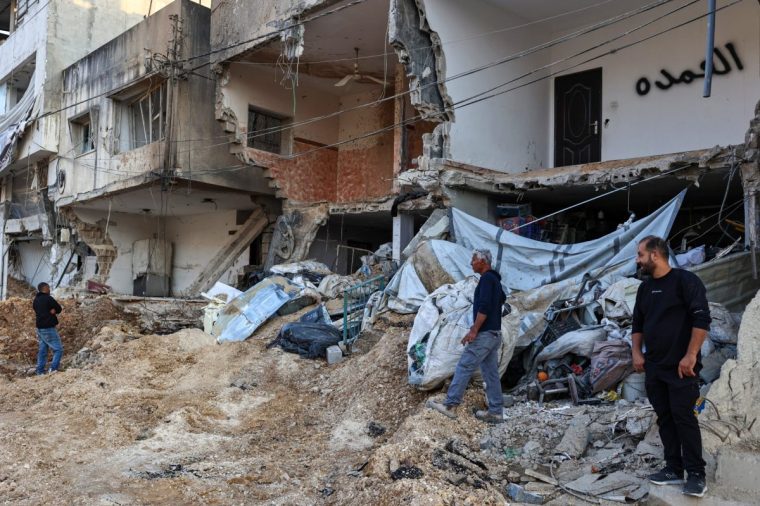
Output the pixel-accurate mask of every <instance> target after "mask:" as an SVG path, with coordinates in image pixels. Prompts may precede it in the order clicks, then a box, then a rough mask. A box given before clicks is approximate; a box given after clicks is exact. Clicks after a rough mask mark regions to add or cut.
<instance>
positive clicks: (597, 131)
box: [589, 120, 599, 135]
mask: <svg viewBox="0 0 760 506" xmlns="http://www.w3.org/2000/svg"><path fill="white" fill-rule="evenodd" d="M589 127H591V128H593V129H594V135H597V134H598V133H599V120H597V121H594V122H593V123H591V124H590V125H589Z"/></svg>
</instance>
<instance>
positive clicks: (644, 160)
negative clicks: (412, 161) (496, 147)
mask: <svg viewBox="0 0 760 506" xmlns="http://www.w3.org/2000/svg"><path fill="white" fill-rule="evenodd" d="M734 148H735V147H726V148H721V147H715V148H713V149H710V150H700V151H689V152H685V153H675V154H669V155H659V156H648V157H641V158H633V159H629V160H614V161H610V162H597V163H589V164H585V165H573V166H568V167H560V168H557V169H546V170H541V171H530V172H525V173H522V174H504V173H501V172H497V171H493V170H488V169H482V168H478V167H472V166H469V165H466V164H463V163H457V162H454V161H451V160H441V159H438V160H430V161H429V163H428V164H426V165H425V166H421V167H420V168H419V169H418V170H411V171H407V172H404V173H402V174H400V176H399V179H400V181H401V183H402V184H408V185H418V186H421V187H423V188H424V189H426V190H428V191H431V192H434V193H436V194H440V195H445V194H447V192H448V190H449V189H469V190H475V191H480V192H487V193H491V194H507V193H516V194H517V193H521V192H524V191H526V190H535V189H540V188H552V187H555V188H556V187H562V186H565V185H591V186H606V185H609V184H619V183H625V182H628V181H636V180H638V179H639V178H641V177H650V176H652V175H655V174H660V173H663V172H667V171H670V170H673V169H676V168H679V169H681V170H679V171H678V172H677V173H675V174H674V176H675V177H679V178H682V179H688V180H695V181H696V180H697V179H698V178H699V175H700V174H701V173H703V172H704V171H705V170H711V169H718V168H725V167H726V166H728V165H729V164H730V160H731V158H732V156H734V153H736V155H737V156H739V157H742V156H743V149H742V147H740V146H739V147H736V150H735V149H734ZM684 167H686V168H684Z"/></svg>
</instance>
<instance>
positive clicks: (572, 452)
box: [555, 415, 591, 458]
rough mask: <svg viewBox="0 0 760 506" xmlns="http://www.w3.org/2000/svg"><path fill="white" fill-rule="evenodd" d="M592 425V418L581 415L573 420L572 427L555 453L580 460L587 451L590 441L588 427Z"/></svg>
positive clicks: (568, 429) (566, 432) (570, 426)
mask: <svg viewBox="0 0 760 506" xmlns="http://www.w3.org/2000/svg"><path fill="white" fill-rule="evenodd" d="M590 423H591V417H590V416H588V415H581V416H577V417H575V418H573V421H572V422H570V425H569V426H568V427H567V430H566V431H565V435H564V437H563V438H562V441H560V443H559V445H557V448H556V450H555V453H566V454H568V455H569V456H571V457H574V458H578V457H580V456H582V455H583V454H584V453H585V451H586V446H588V440H589V429H588V426H589V424H590Z"/></svg>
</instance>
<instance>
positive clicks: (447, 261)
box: [385, 240, 473, 314]
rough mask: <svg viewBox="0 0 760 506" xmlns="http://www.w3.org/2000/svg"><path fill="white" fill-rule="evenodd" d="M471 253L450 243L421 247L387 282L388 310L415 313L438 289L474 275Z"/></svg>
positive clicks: (435, 242)
mask: <svg viewBox="0 0 760 506" xmlns="http://www.w3.org/2000/svg"><path fill="white" fill-rule="evenodd" d="M471 259H472V251H469V250H468V249H467V248H463V247H462V246H459V245H457V244H454V243H452V242H448V241H440V240H431V241H427V242H424V243H422V244H420V245H419V247H418V248H417V250H415V252H414V254H412V256H411V257H409V259H408V260H407V261H406V262H404V265H403V266H402V267H401V269H399V271H398V272H396V275H395V276H393V278H392V279H391V280H390V282H389V283H388V286H387V287H386V288H385V293H386V294H387V295H388V297H389V299H388V307H389V308H390V309H391V310H393V311H395V312H397V313H406V314H409V313H415V312H417V310H418V309H419V308H420V306H421V305H422V303H423V302H424V301H425V297H427V296H428V294H430V293H432V292H433V291H434V290H436V289H437V288H438V287H440V286H443V285H445V284H452V283H456V282H458V281H461V280H463V279H465V278H466V277H467V276H472V275H473V272H472V267H471V266H470V260H471Z"/></svg>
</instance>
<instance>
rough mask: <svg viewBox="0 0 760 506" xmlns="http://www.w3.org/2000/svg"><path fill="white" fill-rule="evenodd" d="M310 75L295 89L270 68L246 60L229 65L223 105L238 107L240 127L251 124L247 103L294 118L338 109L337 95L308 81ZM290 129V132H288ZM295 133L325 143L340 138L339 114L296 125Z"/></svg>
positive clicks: (236, 108) (309, 116)
mask: <svg viewBox="0 0 760 506" xmlns="http://www.w3.org/2000/svg"><path fill="white" fill-rule="evenodd" d="M307 80H308V77H305V78H304V80H303V81H302V83H301V84H300V85H299V86H298V87H297V88H296V90H295V116H294V115H293V108H294V104H293V96H294V94H293V91H292V90H289V89H286V88H285V87H284V86H283V85H281V84H280V82H279V79H278V78H277V77H276V76H275V73H274V72H273V71H272V70H271V69H268V68H263V67H261V66H258V65H247V64H245V63H233V64H232V65H231V66H230V81H229V83H228V84H227V85H226V86H224V88H223V90H222V94H223V97H224V98H223V99H224V105H225V106H226V107H229V108H230V109H232V110H233V111H235V115H236V116H237V119H238V122H239V125H240V127H242V128H247V127H248V106H249V105H251V106H254V107H259V108H261V109H263V110H266V111H269V112H272V113H276V114H278V115H281V116H284V117H288V118H293V120H294V121H295V122H299V121H303V120H307V119H311V118H314V117H317V116H323V115H326V114H330V113H333V112H335V111H336V110H338V107H339V102H338V97H337V96H335V95H332V94H329V93H326V92H323V91H321V90H319V89H316V88H315V87H314V86H310V85H308V84H306V81H307ZM286 133H287V132H286ZM293 135H294V136H295V137H302V138H305V139H309V140H311V141H315V142H320V143H322V144H332V143H334V142H336V141H337V140H338V117H333V118H330V119H327V120H323V121H319V122H316V123H311V124H309V125H303V126H301V127H297V128H296V129H295V130H294V132H293Z"/></svg>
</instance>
